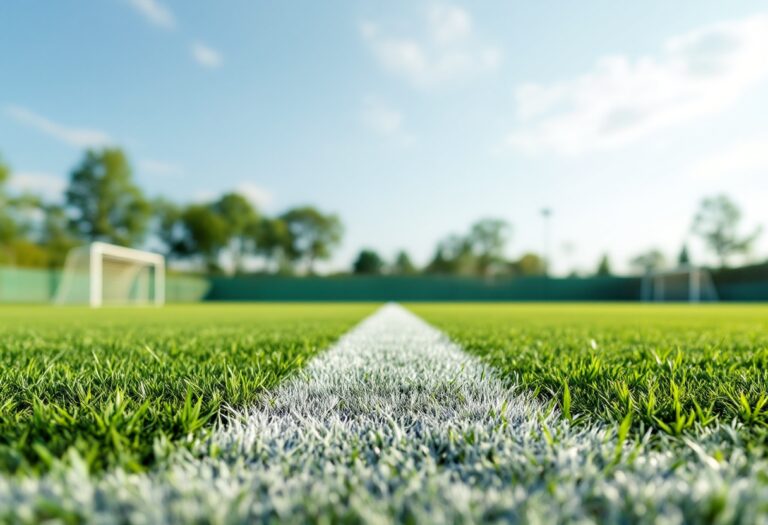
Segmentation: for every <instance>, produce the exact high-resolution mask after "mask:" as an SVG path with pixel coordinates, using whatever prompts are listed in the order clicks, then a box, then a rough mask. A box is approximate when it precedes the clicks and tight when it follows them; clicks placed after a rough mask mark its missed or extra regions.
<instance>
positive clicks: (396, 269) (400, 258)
mask: <svg viewBox="0 0 768 525" xmlns="http://www.w3.org/2000/svg"><path fill="white" fill-rule="evenodd" d="M417 272H418V269H417V268H416V265H415V264H413V261H411V257H410V256H409V255H408V253H406V252H405V251H404V250H400V251H399V252H397V255H395V260H394V262H393V263H392V273H394V274H395V275H413V274H415V273H417Z"/></svg>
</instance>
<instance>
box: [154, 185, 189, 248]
mask: <svg viewBox="0 0 768 525" xmlns="http://www.w3.org/2000/svg"><path fill="white" fill-rule="evenodd" d="M182 214H183V210H182V209H181V208H180V207H179V206H178V205H177V204H175V203H173V202H171V201H169V200H167V199H164V198H162V197H161V198H158V199H155V200H154V201H153V202H152V222H153V231H154V233H155V236H156V237H157V239H158V240H159V241H160V242H161V243H162V244H163V248H164V249H163V251H164V252H165V256H166V257H167V258H168V259H169V260H170V259H174V258H180V257H184V256H185V255H189V254H188V253H186V249H185V244H184V243H185V234H186V232H185V229H184V224H183V222H182Z"/></svg>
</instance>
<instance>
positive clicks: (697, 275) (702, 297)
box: [641, 266, 719, 303]
mask: <svg viewBox="0 0 768 525" xmlns="http://www.w3.org/2000/svg"><path fill="white" fill-rule="evenodd" d="M641 294H642V299H643V301H646V302H690V303H700V302H714V301H718V300H719V298H718V294H717V289H716V288H715V283H714V281H713V280H712V275H711V274H710V273H709V271H707V270H706V269H705V268H699V267H696V266H682V267H679V268H675V269H672V270H658V271H654V272H649V273H647V274H646V275H645V277H644V278H643V282H642V291H641Z"/></svg>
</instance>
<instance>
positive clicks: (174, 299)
mask: <svg viewBox="0 0 768 525" xmlns="http://www.w3.org/2000/svg"><path fill="white" fill-rule="evenodd" d="M60 279H61V270H47V269H40V268H16V267H3V268H0V303H49V302H51V301H52V300H53V297H54V296H55V294H56V288H57V286H58V284H59V280H60ZM209 288H210V282H209V281H208V279H206V278H204V277H199V276H191V275H173V274H169V275H166V282H165V299H166V301H167V302H169V303H194V302H198V301H201V300H203V298H204V297H205V296H206V294H207V293H208V290H209Z"/></svg>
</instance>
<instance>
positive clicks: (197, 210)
mask: <svg viewBox="0 0 768 525" xmlns="http://www.w3.org/2000/svg"><path fill="white" fill-rule="evenodd" d="M181 222H182V224H183V226H184V238H183V241H182V245H181V246H182V252H183V253H185V254H187V255H201V256H202V257H203V260H204V262H205V265H206V267H207V269H208V270H209V271H214V272H217V271H219V270H220V268H219V255H220V254H221V250H222V249H223V248H224V247H225V246H226V244H227V241H228V226H227V223H226V222H224V219H222V218H221V216H220V215H219V214H217V213H216V212H214V211H213V209H212V208H211V207H210V206H208V205H206V204H192V205H190V206H188V207H187V208H186V209H185V210H184V212H183V213H182V215H181Z"/></svg>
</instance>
